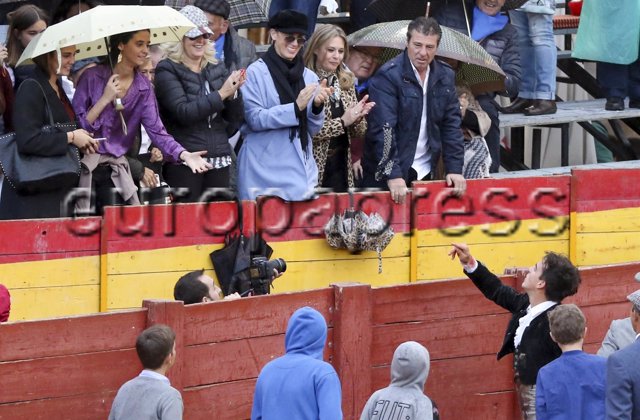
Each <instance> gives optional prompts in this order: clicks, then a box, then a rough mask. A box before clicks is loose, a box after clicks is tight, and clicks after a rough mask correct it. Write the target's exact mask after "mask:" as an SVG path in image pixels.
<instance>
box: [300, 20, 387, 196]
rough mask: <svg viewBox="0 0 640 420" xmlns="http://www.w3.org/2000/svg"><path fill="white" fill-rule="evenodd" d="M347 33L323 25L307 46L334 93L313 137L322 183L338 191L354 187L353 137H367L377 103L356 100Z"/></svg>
mask: <svg viewBox="0 0 640 420" xmlns="http://www.w3.org/2000/svg"><path fill="white" fill-rule="evenodd" d="M346 54H347V35H346V34H345V33H344V31H343V30H342V29H341V28H340V27H338V26H335V25H321V26H320V25H319V26H318V27H317V29H316V31H315V32H314V33H313V35H312V36H311V39H310V40H309V44H308V45H307V48H306V49H305V53H304V61H305V64H306V65H307V67H309V68H310V69H311V70H313V71H315V72H316V74H318V77H320V79H326V80H327V82H328V86H329V87H331V88H333V93H332V94H331V95H330V96H329V97H328V98H327V100H326V101H325V104H324V124H323V125H322V129H321V130H320V132H319V133H318V134H316V135H315V136H314V137H313V156H314V157H315V159H316V163H317V164H318V184H319V185H320V186H321V187H325V188H331V189H332V190H333V191H336V192H344V191H347V188H354V186H355V183H354V176H355V177H359V178H361V177H362V167H361V166H359V165H358V166H357V168H360V171H359V173H357V174H355V173H354V171H353V165H352V163H351V148H350V145H351V137H354V136H355V137H364V134H365V131H366V130H367V121H366V120H365V119H364V117H365V116H366V115H367V114H368V113H369V110H371V108H372V107H373V106H374V105H375V104H374V103H373V102H367V99H368V96H367V95H365V96H364V97H363V98H362V100H360V101H358V99H356V89H355V77H354V75H353V74H352V73H351V72H350V71H348V70H347V69H346V68H345V67H344V64H343V62H344V58H345V55H346Z"/></svg>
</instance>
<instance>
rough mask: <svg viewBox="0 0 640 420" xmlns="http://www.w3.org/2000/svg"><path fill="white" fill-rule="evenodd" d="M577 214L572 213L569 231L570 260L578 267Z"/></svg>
mask: <svg viewBox="0 0 640 420" xmlns="http://www.w3.org/2000/svg"><path fill="white" fill-rule="evenodd" d="M577 219H578V218H577V214H576V212H571V217H570V219H569V220H570V226H571V227H570V229H569V259H570V260H571V262H572V263H573V264H574V265H576V264H577V263H578V250H577V239H576V238H577V234H578V227H577Z"/></svg>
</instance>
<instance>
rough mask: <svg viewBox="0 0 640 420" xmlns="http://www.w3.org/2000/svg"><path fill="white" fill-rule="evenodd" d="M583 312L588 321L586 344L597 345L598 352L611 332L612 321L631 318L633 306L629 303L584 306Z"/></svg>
mask: <svg viewBox="0 0 640 420" xmlns="http://www.w3.org/2000/svg"><path fill="white" fill-rule="evenodd" d="M580 309H582V312H583V313H584V316H585V318H586V319H587V336H586V337H585V343H586V344H587V345H588V344H594V345H596V351H597V349H599V348H600V345H601V344H602V340H604V337H605V336H606V334H607V331H609V326H610V325H611V321H613V320H614V319H623V318H627V317H628V316H629V312H630V309H631V304H630V303H629V302H628V301H627V302H620V303H610V304H607V305H597V306H582V307H581V308H580Z"/></svg>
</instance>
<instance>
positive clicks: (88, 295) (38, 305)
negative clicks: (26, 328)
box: [9, 284, 99, 334]
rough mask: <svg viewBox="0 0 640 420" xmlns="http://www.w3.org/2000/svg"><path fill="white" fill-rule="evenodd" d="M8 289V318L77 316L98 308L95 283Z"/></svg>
mask: <svg viewBox="0 0 640 420" xmlns="http://www.w3.org/2000/svg"><path fill="white" fill-rule="evenodd" d="M10 290H11V315H10V318H9V320H10V321H21V320H34V319H42V318H54V317H59V316H67V315H81V314H89V313H95V312H98V310H99V307H98V285H97V284H96V285H83V286H60V287H39V288H30V289H10ZM52 334H55V332H52Z"/></svg>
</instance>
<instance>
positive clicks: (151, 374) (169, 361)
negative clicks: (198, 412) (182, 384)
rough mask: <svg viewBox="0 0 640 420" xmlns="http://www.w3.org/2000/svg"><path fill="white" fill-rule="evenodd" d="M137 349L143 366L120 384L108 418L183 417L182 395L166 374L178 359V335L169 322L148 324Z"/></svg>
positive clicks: (161, 419)
mask: <svg viewBox="0 0 640 420" xmlns="http://www.w3.org/2000/svg"><path fill="white" fill-rule="evenodd" d="M136 352H137V353H138V358H139V359H140V362H141V363H142V367H143V368H144V369H143V371H142V372H140V374H139V375H138V376H137V377H135V378H134V379H131V380H130V381H128V382H127V383H125V384H124V385H122V386H121V387H120V389H119V390H118V394H116V398H115V399H114V400H113V405H112V406H111V412H110V413H109V420H129V419H140V420H142V419H158V420H181V419H182V413H183V411H184V406H183V403H182V396H181V395H180V392H179V391H178V390H177V389H175V388H173V387H172V386H171V383H170V382H169V378H167V376H166V375H167V371H168V370H169V369H170V368H171V366H173V364H174V363H175V361H176V334H175V333H174V332H173V330H172V329H171V328H169V327H168V326H166V325H162V324H157V325H154V326H152V327H149V328H147V329H146V330H144V331H143V332H142V333H141V334H140V335H139V336H138V339H137V340H136Z"/></svg>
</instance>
